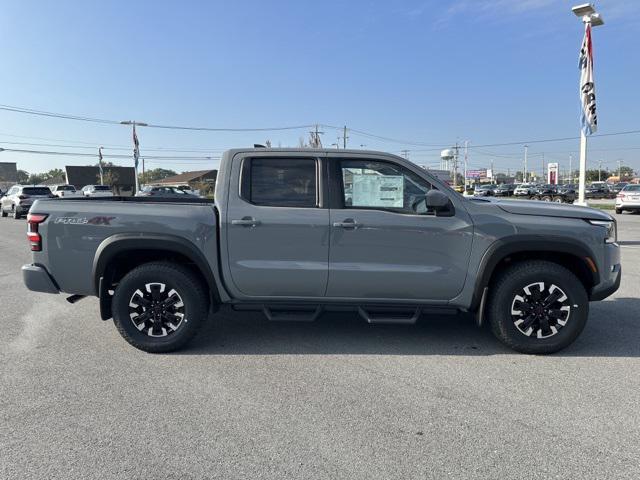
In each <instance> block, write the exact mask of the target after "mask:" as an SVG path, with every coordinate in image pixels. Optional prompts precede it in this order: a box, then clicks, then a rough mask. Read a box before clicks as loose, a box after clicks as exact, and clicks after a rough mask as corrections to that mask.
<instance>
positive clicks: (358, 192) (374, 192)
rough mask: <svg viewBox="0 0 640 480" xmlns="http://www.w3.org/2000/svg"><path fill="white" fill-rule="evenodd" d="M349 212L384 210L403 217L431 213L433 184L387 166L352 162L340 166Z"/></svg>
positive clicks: (388, 164) (389, 165)
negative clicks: (428, 204)
mask: <svg viewBox="0 0 640 480" xmlns="http://www.w3.org/2000/svg"><path fill="white" fill-rule="evenodd" d="M340 168H341V171H342V181H343V194H344V205H345V207H346V208H380V209H384V210H396V211H398V212H400V213H409V214H414V215H415V214H422V213H428V212H427V210H426V207H425V201H424V200H425V196H426V194H427V192H428V191H429V190H431V188H433V187H432V186H431V184H430V183H429V182H427V181H426V180H423V179H422V178H420V177H418V176H417V175H416V174H414V173H413V172H410V171H409V170H405V169H404V168H401V167H400V166H398V165H393V164H390V163H385V162H375V161H371V162H369V161H360V160H355V161H353V160H350V161H343V162H341V165H340Z"/></svg>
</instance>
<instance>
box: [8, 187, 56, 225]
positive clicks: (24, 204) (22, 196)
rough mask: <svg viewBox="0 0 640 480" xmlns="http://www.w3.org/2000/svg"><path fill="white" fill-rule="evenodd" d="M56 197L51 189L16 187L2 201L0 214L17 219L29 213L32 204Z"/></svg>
mask: <svg viewBox="0 0 640 480" xmlns="http://www.w3.org/2000/svg"><path fill="white" fill-rule="evenodd" d="M53 196H54V195H53V194H52V193H51V190H49V187H36V186H31V187H28V186H24V185H14V186H13V187H11V188H10V189H9V191H8V192H7V193H6V194H5V195H4V196H3V197H2V199H0V214H1V215H2V216H3V217H6V216H7V215H9V214H11V216H12V217H13V218H15V219H18V218H20V217H22V216H23V215H26V214H27V213H29V209H30V208H31V204H32V203H33V202H34V201H35V200H37V199H38V198H51V197H53Z"/></svg>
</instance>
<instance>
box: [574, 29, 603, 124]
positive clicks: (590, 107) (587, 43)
mask: <svg viewBox="0 0 640 480" xmlns="http://www.w3.org/2000/svg"><path fill="white" fill-rule="evenodd" d="M578 67H579V68H580V102H581V115H580V122H581V124H582V132H583V133H584V134H585V135H591V134H592V133H595V132H596V131H597V130H598V117H597V115H596V87H595V84H594V81H593V47H592V45H591V24H589V23H586V24H585V28H584V39H583V40H582V47H581V48H580V60H579V63H578Z"/></svg>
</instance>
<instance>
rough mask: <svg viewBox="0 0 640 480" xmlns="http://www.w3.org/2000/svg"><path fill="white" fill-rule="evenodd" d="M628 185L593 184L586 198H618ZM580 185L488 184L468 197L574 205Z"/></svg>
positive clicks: (624, 183) (587, 191)
mask: <svg viewBox="0 0 640 480" xmlns="http://www.w3.org/2000/svg"><path fill="white" fill-rule="evenodd" d="M627 185H628V183H627V182H621V183H617V184H615V185H609V184H607V183H606V182H592V183H591V185H589V186H588V187H587V188H586V190H585V196H586V198H590V199H597V198H616V195H617V194H618V193H619V192H620V191H622V189H623V188H624V187H626V186H627ZM577 191H578V185H576V184H573V183H569V184H564V185H549V184H537V183H520V184H507V183H504V184H500V185H496V184H487V185H477V186H476V187H475V189H474V190H473V191H472V192H469V193H468V195H474V196H482V197H487V196H495V197H512V196H513V197H521V198H522V197H524V198H530V199H534V200H543V201H547V202H564V203H572V202H573V201H574V200H575V199H576V197H577Z"/></svg>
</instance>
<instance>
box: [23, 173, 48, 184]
mask: <svg viewBox="0 0 640 480" xmlns="http://www.w3.org/2000/svg"><path fill="white" fill-rule="evenodd" d="M48 178H49V177H47V174H46V173H32V174H31V175H29V178H27V183H29V184H31V185H37V184H39V183H42V182H44V181H45V180H47V179H48Z"/></svg>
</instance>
